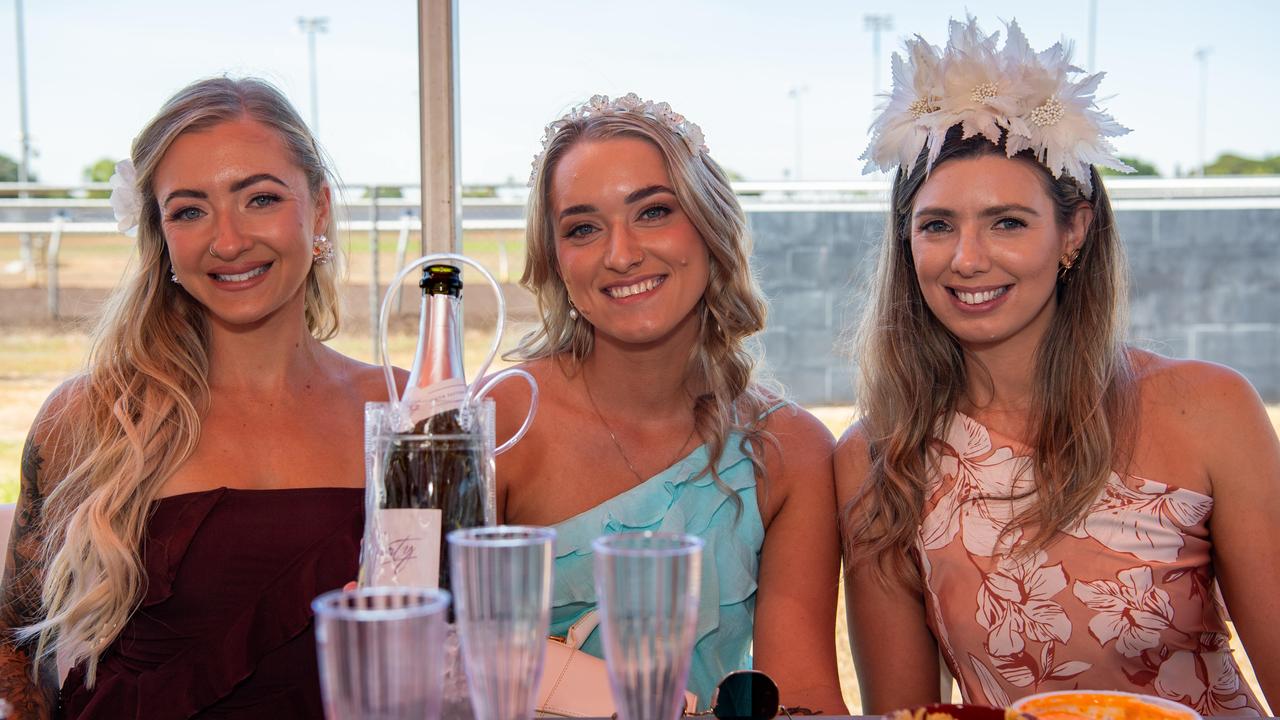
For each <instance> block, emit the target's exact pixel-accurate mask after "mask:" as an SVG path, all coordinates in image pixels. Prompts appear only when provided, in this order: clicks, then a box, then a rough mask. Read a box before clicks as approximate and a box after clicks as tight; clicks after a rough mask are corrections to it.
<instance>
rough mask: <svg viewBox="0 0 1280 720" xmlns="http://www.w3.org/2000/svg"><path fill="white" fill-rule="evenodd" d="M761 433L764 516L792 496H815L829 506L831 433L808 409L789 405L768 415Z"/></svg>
mask: <svg viewBox="0 0 1280 720" xmlns="http://www.w3.org/2000/svg"><path fill="white" fill-rule="evenodd" d="M763 430H764V431H765V432H766V433H767V435H766V438H765V440H764V441H763V442H762V444H761V447H762V449H763V457H764V466H765V473H766V475H767V477H768V479H769V480H768V486H769V490H770V495H769V497H768V503H766V506H765V507H764V510H765V514H766V516H772V514H773V512H774V511H776V510H777V508H779V507H781V504H782V503H783V502H785V501H786V500H787V499H788V498H789V497H792V496H796V495H805V496H807V495H810V494H814V493H816V494H817V495H818V496H821V497H823V498H827V500H826V501H825V502H827V503H830V502H831V501H832V499H833V498H832V492H831V452H832V450H833V449H834V448H835V438H833V437H832V436H831V431H830V430H828V429H827V427H826V426H825V425H823V424H822V422H821V421H820V420H818V418H816V417H814V415H813V414H812V413H810V412H809V411H808V410H805V409H804V408H802V407H800V406H799V405H796V404H794V403H790V402H788V403H785V404H783V405H782V407H779V408H777V409H775V410H773V411H772V412H771V413H769V415H768V416H767V417H766V418H765V422H764V427H763ZM774 491H776V492H774Z"/></svg>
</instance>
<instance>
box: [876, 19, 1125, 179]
mask: <svg viewBox="0 0 1280 720" xmlns="http://www.w3.org/2000/svg"><path fill="white" fill-rule="evenodd" d="M999 41H1000V33H999V32H994V33H992V34H990V35H986V34H984V33H983V32H982V31H981V30H980V29H978V22H977V20H975V19H974V18H972V17H970V18H968V21H967V22H965V23H960V22H957V21H955V20H952V21H951V23H950V37H949V38H948V40H947V46H946V49H939V48H938V47H936V46H934V45H930V44H929V43H928V42H926V41H925V39H924V38H922V37H920V36H919V35H917V36H915V38H913V39H910V40H907V43H906V51H907V59H906V60H904V59H903V58H902V56H900V55H899V54H898V53H894V54H893V90H892V91H891V92H889V93H887V94H885V95H884V96H883V97H885V102H884V103H883V104H882V105H881V110H880V115H879V117H877V118H876V120H875V122H874V123H872V125H871V143H870V144H869V145H868V146H867V150H866V152H864V153H863V154H862V159H863V160H866V161H867V164H866V167H865V168H863V172H864V173H865V172H871V171H873V170H875V169H877V168H878V169H880V170H882V171H885V172H888V171H890V170H892V169H893V168H894V167H901V168H902V169H903V171H904V172H910V171H911V168H912V167H913V166H914V165H915V162H916V159H917V158H918V157H919V156H920V152H921V151H922V150H923V149H924V148H928V149H929V153H928V159H927V160H926V163H927V164H926V165H925V169H926V171H927V170H930V169H932V168H933V163H934V161H935V160H937V158H938V153H939V152H941V151H942V144H943V141H944V140H945V139H946V136H947V131H948V130H950V129H951V128H953V127H955V126H956V125H959V126H961V128H962V130H961V132H962V133H963V137H965V138H970V137H973V136H974V135H982V136H983V137H985V138H986V139H988V140H990V141H991V142H992V143H996V144H998V143H999V142H1000V137H1001V135H1004V137H1005V153H1006V154H1007V155H1008V156H1009V157H1013V156H1014V155H1016V154H1017V153H1019V152H1021V151H1023V150H1027V149H1030V150H1031V151H1032V152H1033V153H1034V154H1035V156H1036V159H1038V160H1039V161H1040V162H1041V163H1043V164H1044V165H1045V167H1047V168H1048V169H1049V172H1051V173H1053V175H1054V177H1058V178H1060V177H1062V176H1063V174H1066V175H1069V176H1070V177H1072V178H1074V179H1075V181H1076V182H1077V183H1078V184H1079V185H1080V186H1081V187H1082V188H1083V189H1084V191H1085V193H1086V194H1087V195H1092V194H1093V183H1092V182H1091V180H1090V171H1089V166H1091V165H1100V166H1103V167H1108V168H1111V169H1113V170H1118V171H1121V172H1133V168H1131V167H1129V166H1128V165H1126V164H1124V163H1123V162H1121V161H1120V159H1119V158H1117V157H1116V156H1115V148H1114V147H1113V146H1112V145H1111V143H1110V141H1108V140H1107V138H1109V137H1116V136H1118V135H1124V134H1125V133H1127V132H1129V129H1128V128H1125V127H1123V126H1121V125H1120V124H1119V123H1117V122H1116V121H1115V120H1114V119H1113V118H1112V117H1111V116H1110V115H1108V114H1106V113H1105V112H1102V111H1101V110H1100V109H1098V107H1097V105H1096V104H1095V102H1094V92H1095V91H1096V90H1097V87H1098V83H1099V82H1100V81H1101V80H1102V77H1103V75H1104V73H1094V74H1092V75H1085V76H1084V77H1082V78H1080V79H1079V80H1072V78H1071V76H1073V75H1077V74H1080V73H1083V72H1084V71H1083V70H1081V69H1080V68H1078V67H1075V66H1074V65H1072V64H1071V47H1070V45H1065V46H1064V45H1063V44H1062V43H1060V42H1059V43H1057V44H1055V45H1054V46H1053V47H1051V48H1049V49H1047V50H1045V51H1043V52H1040V53H1037V52H1035V51H1034V50H1032V49H1031V46H1030V44H1029V43H1028V42H1027V37H1026V36H1025V35H1023V34H1022V29H1021V28H1019V27H1018V23H1017V22H1016V21H1014V22H1010V23H1009V24H1008V36H1007V38H1006V40H1005V43H1004V48H1003V49H997V47H996V46H997V45H998V43H999Z"/></svg>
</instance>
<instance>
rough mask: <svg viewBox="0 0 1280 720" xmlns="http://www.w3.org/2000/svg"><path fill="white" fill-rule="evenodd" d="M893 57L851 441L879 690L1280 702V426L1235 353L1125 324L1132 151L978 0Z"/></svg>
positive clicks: (860, 644)
mask: <svg viewBox="0 0 1280 720" xmlns="http://www.w3.org/2000/svg"><path fill="white" fill-rule="evenodd" d="M907 50H908V55H909V57H908V59H907V60H903V59H901V58H899V57H897V56H895V58H894V79H895V86H894V89H893V92H892V94H891V96H890V97H889V100H888V102H887V104H886V106H885V108H884V111H883V114H882V115H881V116H880V118H879V119H878V120H877V122H876V124H875V126H874V127H873V138H872V141H871V145H870V147H869V148H868V150H867V153H866V156H865V157H866V159H868V160H869V163H868V166H869V167H870V168H879V169H881V170H884V171H890V170H893V169H894V168H896V173H895V174H894V181H893V189H892V196H891V199H890V213H891V217H890V223H889V228H888V230H887V232H886V234H885V240H884V245H883V247H882V249H881V254H880V260H879V267H878V274H877V278H876V285H875V291H874V294H873V296H872V298H871V299H870V300H869V301H868V304H867V307H866V310H865V312H864V320H863V324H862V327H861V334H860V337H859V345H858V347H859V352H860V356H859V366H858V370H859V375H860V378H859V380H860V386H859V397H858V403H859V407H860V409H861V410H862V412H863V417H862V419H861V420H860V421H859V422H858V424H856V425H855V426H854V427H852V428H850V430H849V431H848V432H847V433H846V435H845V437H844V438H843V440H842V441H841V445H840V448H839V449H838V450H837V456H836V472H837V487H838V492H839V495H840V502H841V507H842V508H843V509H842V513H843V515H842V520H843V533H844V549H845V570H846V595H847V598H848V613H849V627H850V638H851V641H852V646H853V652H854V660H855V663H856V665H857V669H858V676H859V681H860V685H861V690H862V697H863V703H864V706H863V707H864V712H868V713H871V712H884V711H887V710H890V709H892V708H895V707H906V706H912V705H918V704H921V703H926V702H936V701H937V700H938V699H939V671H940V663H945V665H946V668H947V669H948V670H949V671H950V672H951V674H952V675H953V676H954V677H955V678H956V680H957V682H958V684H959V688H960V691H961V694H962V695H963V696H964V698H965V701H966V702H973V703H981V704H988V705H1006V704H1008V703H1009V702H1011V701H1012V700H1015V699H1017V698H1019V697H1023V696H1026V695H1030V694H1034V693H1039V692H1047V691H1051V690H1066V689H1076V688H1080V689H1113V690H1126V691H1132V692H1139V693H1147V694H1152V695H1157V696H1160V697H1164V698H1169V699H1172V700H1175V701H1178V702H1181V703H1184V704H1186V705H1188V706H1190V707H1192V708H1194V709H1196V710H1197V711H1199V712H1200V713H1201V714H1202V715H1234V714H1240V715H1247V714H1252V715H1256V714H1259V713H1260V711H1261V709H1262V707H1263V706H1262V705H1261V703H1260V701H1261V700H1262V698H1260V697H1257V696H1255V694H1254V693H1253V692H1252V691H1251V690H1250V688H1249V687H1248V685H1247V684H1246V683H1245V682H1244V680H1243V679H1242V677H1241V674H1240V671H1239V668H1238V666H1237V664H1236V661H1235V660H1234V659H1233V657H1232V654H1231V649H1230V647H1229V644H1228V640H1229V629H1228V626H1227V611H1230V618H1231V620H1233V621H1234V626H1235V629H1236V630H1237V631H1238V632H1239V634H1240V637H1241V640H1242V641H1243V645H1244V647H1245V650H1246V651H1247V652H1248V654H1249V657H1250V659H1251V660H1252V664H1253V667H1254V669H1255V671H1256V673H1257V677H1258V682H1259V685H1260V686H1261V690H1262V691H1263V693H1264V694H1265V695H1266V696H1269V697H1270V698H1271V701H1272V702H1273V703H1274V702H1277V700H1278V699H1280V623H1278V622H1276V620H1275V618H1276V616H1277V611H1280V599H1278V598H1280V572H1278V570H1280V530H1278V529H1277V525H1276V520H1275V519H1276V518H1277V516H1280V442H1278V441H1277V436H1276V432H1275V430H1274V429H1273V427H1272V425H1271V423H1270V421H1269V419H1268V417H1267V413H1266V411H1265V409H1264V407H1263V405H1262V403H1261V401H1260V399H1259V398H1258V395H1257V393H1256V392H1255V391H1254V390H1253V388H1252V387H1251V386H1250V385H1249V383H1248V382H1247V381H1246V380H1245V379H1244V378H1242V377H1241V376H1240V375H1238V374H1237V373H1235V372H1233V371H1231V370H1229V369H1227V368H1224V367H1221V366H1217V365H1213V364H1210V363H1205V362H1197V361H1186V360H1173V359H1169V358H1165V357H1161V356H1158V355H1155V354H1153V353H1149V352H1145V351H1142V350H1138V349H1136V348H1133V347H1130V346H1127V345H1125V344H1124V343H1123V341H1122V333H1123V331H1124V328H1125V325H1124V320H1125V317H1124V308H1125V300H1126V295H1127V289H1126V286H1125V262H1124V258H1123V251H1122V247H1121V244H1120V242H1119V238H1118V237H1117V235H1116V231H1115V227H1114V225H1115V224H1114V219H1113V216H1112V212H1111V207H1110V202H1109V200H1108V197H1107V192H1106V188H1105V187H1104V186H1103V184H1102V178H1101V176H1100V175H1099V172H1098V169H1097V168H1098V166H1103V167H1110V168H1113V169H1116V170H1121V171H1123V170H1127V169H1128V168H1127V167H1126V166H1125V165H1124V164H1123V163H1122V162H1121V161H1119V160H1118V159H1117V158H1116V157H1115V155H1114V149H1113V148H1112V146H1111V144H1110V143H1109V141H1108V140H1107V138H1108V137H1111V136H1115V135H1119V134H1122V133H1124V132H1126V130H1125V129H1124V128H1122V127H1121V126H1119V125H1118V124H1116V122H1115V121H1114V120H1113V119H1112V118H1111V117H1110V116H1108V115H1106V114H1104V113H1103V112H1101V111H1100V110H1099V109H1097V108H1096V106H1095V105H1094V92H1095V90H1096V88H1097V85H1098V81H1099V80H1100V78H1101V75H1100V74H1098V75H1090V76H1085V77H1077V75H1078V73H1080V71H1079V70H1078V69H1076V68H1073V67H1072V66H1071V65H1070V58H1069V55H1068V53H1067V51H1066V50H1064V49H1063V48H1062V47H1061V46H1060V45H1055V46H1054V47H1052V48H1049V49H1048V50H1045V51H1044V52H1041V53H1036V52H1034V51H1032V50H1031V48H1030V47H1029V45H1028V43H1027V41H1026V38H1025V37H1024V36H1023V34H1022V32H1021V30H1020V29H1019V28H1018V26H1017V24H1016V23H1011V24H1009V26H1008V28H1007V36H1006V40H1005V43H1004V46H1003V48H999V33H996V34H993V35H986V34H984V33H982V32H981V31H980V30H979V29H978V27H977V25H976V23H975V22H974V21H973V20H972V19H970V20H969V21H968V22H967V23H958V22H953V23H952V25H951V32H950V39H949V42H948V44H947V46H946V47H945V48H938V47H935V46H933V45H930V44H929V43H927V42H926V41H924V40H923V39H920V38H918V37H917V38H916V39H915V40H914V41H912V42H909V43H908V45H907Z"/></svg>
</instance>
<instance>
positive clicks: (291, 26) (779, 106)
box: [0, 0, 1280, 183]
mask: <svg viewBox="0 0 1280 720" xmlns="http://www.w3.org/2000/svg"><path fill="white" fill-rule="evenodd" d="M459 4H460V20H459V27H460V43H459V44H460V53H461V58H460V74H461V84H462V105H461V117H462V175H463V180H464V182H470V183H474V182H486V183H487V182H502V181H505V180H507V179H509V178H511V179H515V180H516V181H518V182H521V183H523V182H524V180H525V179H526V178H527V176H528V172H529V161H530V160H531V158H532V155H533V153H534V152H535V151H536V150H537V149H538V147H539V140H540V138H541V136H542V128H543V126H544V125H545V124H546V123H548V122H549V121H551V120H553V119H554V118H555V117H557V116H559V115H560V114H561V113H562V112H564V111H565V110H566V109H567V108H568V107H570V106H571V105H573V104H574V103H576V102H579V101H581V100H585V99H586V98H587V97H589V96H590V95H592V94H594V93H597V92H603V93H607V94H610V95H618V94H622V93H625V92H628V91H635V92H637V93H639V94H640V95H641V96H643V97H646V98H652V99H658V100H666V101H668V102H670V103H671V105H672V107H674V108H675V109H676V110H677V111H679V112H681V113H683V114H684V115H686V116H687V117H688V118H689V119H690V120H693V121H694V122H696V123H698V124H699V125H701V126H702V128H703V130H704V132H705V134H706V137H707V143H708V145H709V146H710V148H711V153H712V156H713V157H715V158H716V159H717V160H719V161H720V163H721V164H722V165H724V166H725V167H727V168H730V169H732V170H734V171H736V172H738V173H740V174H742V175H743V176H745V177H746V178H748V179H751V180H776V179H781V178H783V177H784V176H785V175H786V174H787V173H791V174H792V175H794V174H795V173H796V166H797V157H798V158H799V166H800V177H801V178H802V179H805V180H844V179H856V178H858V177H860V171H861V167H862V163H861V162H860V161H859V160H857V157H858V156H859V155H860V154H861V153H862V150H863V148H864V147H865V144H866V129H867V125H868V124H869V122H870V120H871V116H872V108H873V104H874V101H873V97H872V87H873V83H874V75H875V73H874V70H873V68H874V63H873V55H874V54H873V51H872V35H871V33H870V32H868V31H866V30H865V29H864V28H863V16H864V15H866V14H868V13H881V14H884V13H888V14H891V15H892V18H893V29H892V30H890V31H887V32H885V33H884V34H883V35H882V38H881V49H882V53H881V55H882V58H881V60H880V63H879V67H880V74H881V76H882V80H881V89H882V90H884V89H887V85H888V82H889V81H888V72H889V71H888V56H889V53H890V52H891V51H893V50H896V49H899V48H900V47H901V41H902V38H903V37H905V36H907V35H908V34H915V33H919V34H921V35H923V36H924V37H925V38H926V39H928V40H929V41H931V42H933V43H935V44H939V45H941V44H943V42H944V40H945V34H946V21H947V18H948V17H953V16H954V17H962V16H963V15H964V13H965V11H966V8H967V10H968V11H969V12H971V13H973V14H974V15H976V16H977V17H978V19H979V21H980V22H981V24H982V26H983V27H984V29H987V30H988V31H991V30H996V29H1002V27H1003V26H1002V24H1001V22H1000V21H1001V20H1007V19H1011V18H1016V19H1017V20H1018V21H1019V24H1021V25H1022V27H1023V29H1024V31H1025V32H1026V34H1027V35H1028V37H1029V38H1030V40H1031V43H1032V45H1033V46H1035V47H1036V48H1037V49H1042V48H1044V47H1046V46H1048V45H1050V44H1052V43H1053V42H1055V41H1057V40H1059V39H1062V38H1066V39H1069V40H1074V41H1075V46H1076V55H1075V58H1076V64H1077V65H1080V66H1085V65H1087V63H1088V57H1089V47H1088V31H1089V19H1088V14H1089V1H1088V0H1079V1H1077V2H1070V3H1068V2H1053V3H1041V2H1028V1H1027V0H1021V1H1014V0H1010V1H1007V2H1006V1H1003V0H969V1H968V2H967V4H966V3H964V2H938V1H935V0H914V1H913V2H911V3H898V2H889V1H887V0H884V1H876V2H852V1H844V2H840V1H836V0H642V1H639V2H614V1H612V0H542V1H537V0H460V3H459ZM895 6H896V7H895ZM1097 6H1098V32H1097V48H1096V64H1097V67H1098V69H1101V70H1105V71H1107V73H1108V74H1107V77H1106V79H1104V80H1103V82H1102V86H1101V90H1100V93H1099V94H1100V96H1102V97H1104V98H1106V100H1105V102H1104V105H1105V106H1106V107H1107V108H1108V109H1109V110H1110V111H1111V113H1112V114H1113V115H1114V116H1115V117H1116V119H1117V120H1119V121H1120V122H1121V123H1122V124H1124V125H1126V126H1128V127H1130V128H1132V129H1133V133H1131V134H1130V135H1128V136H1125V137H1122V138H1119V139H1118V140H1117V145H1118V147H1119V149H1120V151H1121V154H1124V155H1134V156H1138V157H1140V158H1143V159H1145V160H1147V161H1150V162H1154V163H1155V164H1156V165H1157V167H1158V168H1159V169H1160V170H1161V171H1162V172H1163V173H1165V174H1171V173H1172V172H1173V171H1174V170H1175V168H1181V169H1183V170H1186V169H1189V168H1192V167H1195V166H1196V165H1198V163H1199V159H1198V157H1197V154H1198V153H1197V137H1198V135H1197V133H1198V127H1199V125H1198V123H1199V94H1200V66H1199V64H1198V62H1197V60H1196V58H1195V56H1194V53H1195V50H1196V49H1197V48H1198V47H1209V48H1211V52H1210V55H1209V59H1208V65H1207V67H1208V103H1207V104H1206V106H1205V109H1206V123H1207V125H1206V126H1207V129H1208V132H1207V142H1206V145H1207V147H1206V150H1207V155H1208V156H1209V157H1210V158H1213V157H1216V156H1217V155H1218V153H1220V152H1224V151H1232V152H1237V153H1240V154H1244V155H1249V156H1262V155H1268V154H1278V153H1280V140H1278V139H1277V138H1276V133H1275V130H1274V128H1275V127H1276V126H1277V119H1278V118H1280V93H1276V92H1275V81H1274V80H1273V79H1272V73H1274V72H1275V70H1276V68H1277V67H1280V43H1276V42H1275V41H1274V39H1273V37H1272V36H1273V34H1274V32H1275V29H1276V28H1277V27H1280V3H1274V2H1268V1H1262V0H1259V1H1255V2H1249V1H1246V0H1217V1H1215V2H1204V0H1167V1H1165V2H1159V3H1157V2H1138V1H1136V0H1130V1H1125V2H1121V1H1119V0H1097ZM24 10H25V16H26V46H27V84H28V108H29V110H28V112H29V122H30V131H31V135H32V138H33V144H34V146H35V147H36V149H37V151H38V152H39V156H38V157H36V158H35V159H34V160H33V162H32V168H33V170H34V171H35V172H36V173H37V174H38V175H39V177H40V178H41V179H42V180H44V181H48V182H59V183H74V182H78V181H79V180H80V177H81V172H82V171H83V169H84V167H85V166H87V165H89V164H90V163H92V162H93V161H94V160H96V159H98V158H100V157H104V156H105V157H112V158H119V157H123V156H124V155H125V154H127V152H128V149H129V144H130V141H131V138H132V137H133V136H134V135H135V134H137V132H138V131H139V130H140V129H141V127H142V125H143V124H144V123H145V122H146V121H147V119H148V118H149V117H150V116H151V115H152V114H153V113H154V112H155V110H156V109H157V108H158V107H159V106H160V104H161V103H162V102H163V101H164V100H165V99H166V98H167V97H168V96H169V95H171V94H172V93H173V92H175V91H176V90H178V89H180V88H181V87H182V86H183V85H185V84H186V83H187V82H189V81H191V80H194V79H197V78H200V77H206V76H210V75H218V74H232V75H256V76H260V77H263V78H266V79H268V80H270V81H272V82H274V83H276V84H277V85H279V86H280V87H281V88H282V89H283V90H284V91H285V92H286V94H287V95H288V96H289V97H290V98H291V99H292V100H293V101H294V103H295V104H296V105H297V107H298V109H299V111H300V112H301V113H302V115H303V117H304V118H307V117H310V105H309V103H310V96H309V90H308V79H307V50H306V38H305V36H304V35H303V34H302V33H301V32H300V31H299V30H298V28H297V18H298V16H302V15H306V16H323V17H327V18H328V20H329V31H328V33H327V34H324V35H320V36H319V37H318V63H317V67H318V74H319V83H320V89H319V93H318V95H319V120H320V123H319V124H320V132H319V135H320V139H321V142H322V144H323V145H324V146H325V147H326V149H327V150H328V151H329V153H330V155H331V156H332V157H333V158H334V160H335V163H336V165H337V166H338V171H339V174H340V175H341V177H342V178H343V179H344V180H346V181H348V182H353V183H360V182H370V181H378V182H410V183H412V182H417V180H418V159H417V158H418V132H417V122H418V109H417V108H418V106H417V39H416V32H417V5H416V2H414V0H361V1H360V2H352V1H351V0H306V1H304V0H222V1H220V2H217V3H208V2H187V1H185V0H112V1H111V2H98V1H96V0H79V1H73V0H25V2H24ZM14 37H15V23H14V0H0V98H2V100H0V153H4V154H6V155H9V156H10V157H13V158H15V159H16V157H17V155H18V122H19V120H18V107H17V105H18V103H17V97H18V92H17V53H16V51H15V43H14ZM795 87H802V88H806V89H805V90H804V91H803V92H802V93H801V96H800V97H801V100H800V107H799V111H800V112H799V113H797V104H796V101H795V100H793V99H791V98H790V97H789V96H788V93H789V91H790V90H791V89H792V88H795ZM797 115H799V117H798V118H797ZM797 125H799V128H800V129H801V134H800V142H799V143H798V144H799V148H797ZM797 150H798V151H799V153H798V154H797Z"/></svg>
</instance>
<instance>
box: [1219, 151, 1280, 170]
mask: <svg viewBox="0 0 1280 720" xmlns="http://www.w3.org/2000/svg"><path fill="white" fill-rule="evenodd" d="M1204 174H1205V175H1277V174H1280V155H1271V156H1268V157H1264V158H1262V159H1261V160H1255V159H1253V158H1247V157H1243V156H1241V155H1236V154H1233V153H1222V154H1221V155H1219V156H1218V159H1217V160H1214V161H1213V162H1212V163H1210V164H1209V165H1207V166H1205V169H1204Z"/></svg>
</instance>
